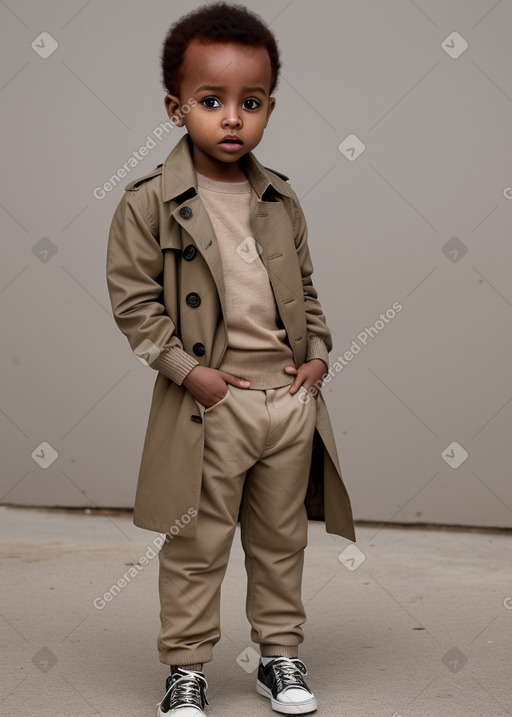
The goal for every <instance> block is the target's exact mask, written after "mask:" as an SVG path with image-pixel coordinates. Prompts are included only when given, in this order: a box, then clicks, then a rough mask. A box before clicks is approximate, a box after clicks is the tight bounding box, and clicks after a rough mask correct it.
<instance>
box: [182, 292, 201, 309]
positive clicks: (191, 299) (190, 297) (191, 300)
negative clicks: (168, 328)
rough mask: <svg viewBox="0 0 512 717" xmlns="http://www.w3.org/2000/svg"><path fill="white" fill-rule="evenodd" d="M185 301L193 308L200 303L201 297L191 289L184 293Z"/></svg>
mask: <svg viewBox="0 0 512 717" xmlns="http://www.w3.org/2000/svg"><path fill="white" fill-rule="evenodd" d="M185 302H186V304H187V305H188V306H192V307H193V308H195V307H196V306H199V304H200V303H201V297H200V296H199V294H196V292H195V291H191V292H190V294H187V295H186V297H185Z"/></svg>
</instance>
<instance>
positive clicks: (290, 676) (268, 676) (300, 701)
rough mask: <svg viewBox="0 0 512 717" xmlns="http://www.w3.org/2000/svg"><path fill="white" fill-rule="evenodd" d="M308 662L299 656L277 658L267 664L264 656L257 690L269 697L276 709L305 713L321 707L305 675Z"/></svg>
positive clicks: (298, 713) (283, 711)
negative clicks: (304, 661) (264, 662)
mask: <svg viewBox="0 0 512 717" xmlns="http://www.w3.org/2000/svg"><path fill="white" fill-rule="evenodd" d="M307 672H308V671H307V669H306V665H305V664H304V663H303V662H302V660H299V659H298V658H296V657H293V658H290V657H274V658H273V659H272V660H270V662H267V664H266V665H264V664H263V663H262V661H261V659H260V664H259V667H258V680H257V682H256V690H257V691H258V693H259V694H260V695H264V697H268V698H269V699H270V703H271V705H272V709H273V710H274V711H275V712H282V713H284V714H288V715H303V714H307V713H308V712H314V711H315V710H316V708H317V703H316V698H315V695H314V694H313V693H312V692H311V690H310V689H309V687H308V686H307V684H306V682H305V680H304V678H303V676H302V675H307Z"/></svg>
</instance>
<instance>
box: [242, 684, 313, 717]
mask: <svg viewBox="0 0 512 717" xmlns="http://www.w3.org/2000/svg"><path fill="white" fill-rule="evenodd" d="M256 692H257V693H258V694H260V695H263V697H267V698H268V699H269V700H270V703H271V705H272V709H273V710H274V712H282V713H283V714H285V715H305V714H308V713H309V712H314V711H315V710H316V709H317V702H316V698H315V697H312V698H311V699H310V700H308V701H307V702H303V703H302V704H300V705H294V704H283V703H282V702H278V701H277V700H275V699H274V696H273V695H272V691H271V690H270V689H269V688H268V687H267V686H266V685H264V684H263V683H262V682H260V681H259V680H258V681H257V682H256Z"/></svg>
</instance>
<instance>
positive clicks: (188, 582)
mask: <svg viewBox="0 0 512 717" xmlns="http://www.w3.org/2000/svg"><path fill="white" fill-rule="evenodd" d="M289 389H290V385H287V386H281V387H279V388H270V389H264V390H257V389H243V388H237V387H235V386H229V388H228V392H227V393H226V396H225V397H224V398H222V399H221V401H219V402H218V403H216V404H215V405H213V406H211V407H210V408H207V409H205V408H204V406H202V405H201V404H199V403H197V401H196V403H197V405H198V407H199V410H200V412H201V416H202V418H203V421H204V428H205V447H204V456H203V476H202V485H201V496H200V501H199V512H198V515H197V521H198V522H197V537H196V539H191V538H183V537H181V536H180V535H179V534H178V535H176V536H173V537H172V539H170V540H168V541H167V542H165V543H164V545H163V546H162V548H161V550H160V553H159V562H160V573H159V594H160V607H161V612H160V620H161V630H160V633H159V635H158V651H159V655H160V661H161V662H163V663H165V664H169V665H177V664H179V665H190V664H194V663H201V662H209V661H210V660H211V659H212V648H213V646H214V645H215V644H216V643H217V642H218V641H219V640H220V635H221V633H220V589H221V583H222V580H223V578H224V574H225V572H226V567H227V564H228V558H229V553H230V549H231V545H232V541H233V536H234V533H235V528H236V524H237V518H238V514H239V509H241V510H240V527H241V539H242V546H243V549H244V553H245V568H246V571H247V597H246V614H247V618H248V620H249V622H250V624H251V638H252V640H253V642H255V643H257V644H259V645H260V652H261V654H262V655H263V656H269V655H283V656H285V657H297V655H298V645H299V644H300V643H301V642H302V641H303V639H304V636H303V632H302V629H301V627H300V626H301V624H302V623H304V622H305V620H306V615H305V612H304V606H303V604H302V600H301V592H302V570H303V562H304V548H305V547H306V545H307V526H308V522H307V514H306V508H305V505H304V498H305V495H306V489H307V484H308V478H309V467H310V461H311V452H312V441H313V433H314V429H315V424H316V407H317V404H316V401H315V400H313V399H311V397H309V398H310V400H305V399H306V396H305V395H303V394H306V389H305V388H304V387H301V388H300V389H299V391H298V392H297V393H295V394H293V395H292V394H290V391H289ZM301 399H302V400H301Z"/></svg>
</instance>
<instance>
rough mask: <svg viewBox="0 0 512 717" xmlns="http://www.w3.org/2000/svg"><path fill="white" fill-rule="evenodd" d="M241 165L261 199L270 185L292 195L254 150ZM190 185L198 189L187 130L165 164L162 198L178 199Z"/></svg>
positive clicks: (285, 194)
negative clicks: (255, 154) (257, 156)
mask: <svg viewBox="0 0 512 717" xmlns="http://www.w3.org/2000/svg"><path fill="white" fill-rule="evenodd" d="M241 166H242V168H243V170H244V172H245V173H246V175H247V178H248V179H249V181H250V183H251V186H252V187H253V189H254V190H255V192H256V194H257V195H258V198H259V199H260V200H261V199H262V197H263V194H264V193H265V192H266V190H267V189H268V188H269V186H272V187H273V189H274V190H275V191H276V192H278V193H279V194H282V195H284V196H286V197H291V196H292V195H291V192H290V190H289V188H288V185H287V184H286V182H285V181H284V180H280V179H279V178H276V177H275V176H273V175H271V174H269V172H268V171H267V170H266V169H265V167H264V166H263V165H262V164H261V163H260V162H258V160H257V159H256V157H255V156H254V154H253V153H252V152H248V153H247V154H246V155H244V157H243V158H242V159H241ZM191 188H192V189H194V190H195V191H196V193H197V182H196V175H195V171H194V165H193V162H192V140H191V139H190V135H189V134H188V133H187V134H185V135H184V136H183V137H182V138H181V139H180V141H179V142H178V144H177V145H176V146H175V147H174V149H173V150H172V152H171V153H170V154H169V156H168V157H167V159H166V160H165V163H164V166H163V167H162V199H163V201H164V202H167V201H169V200H171V199H175V198H176V197H178V196H179V195H181V194H183V193H185V192H187V191H188V190H190V189H191Z"/></svg>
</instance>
